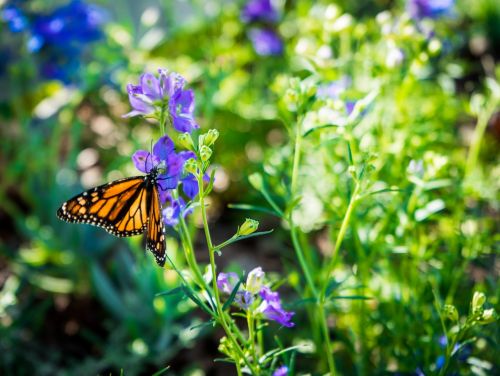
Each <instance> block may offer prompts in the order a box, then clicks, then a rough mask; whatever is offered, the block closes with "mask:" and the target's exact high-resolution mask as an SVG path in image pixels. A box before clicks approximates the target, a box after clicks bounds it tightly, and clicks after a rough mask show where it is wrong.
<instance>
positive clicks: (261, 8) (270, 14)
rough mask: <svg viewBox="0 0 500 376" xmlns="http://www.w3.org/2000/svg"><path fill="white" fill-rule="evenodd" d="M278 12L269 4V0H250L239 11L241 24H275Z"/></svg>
mask: <svg viewBox="0 0 500 376" xmlns="http://www.w3.org/2000/svg"><path fill="white" fill-rule="evenodd" d="M278 18H279V16H278V12H277V11H276V9H275V8H274V7H273V5H272V4H271V0H250V1H248V2H247V3H246V4H245V6H244V7H243V9H242V10H241V20H242V21H243V22H246V23H249V22H258V21H262V22H276V21H278Z"/></svg>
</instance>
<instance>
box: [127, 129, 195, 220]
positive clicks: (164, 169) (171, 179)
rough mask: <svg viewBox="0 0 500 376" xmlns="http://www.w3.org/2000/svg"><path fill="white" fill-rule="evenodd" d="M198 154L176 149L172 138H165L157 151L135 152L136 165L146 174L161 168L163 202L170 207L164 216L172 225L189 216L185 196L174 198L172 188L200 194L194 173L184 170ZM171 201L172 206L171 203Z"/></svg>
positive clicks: (192, 196)
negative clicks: (182, 216) (176, 150)
mask: <svg viewBox="0 0 500 376" xmlns="http://www.w3.org/2000/svg"><path fill="white" fill-rule="evenodd" d="M191 158H196V155H195V154H194V153H193V152H191V151H181V152H179V153H176V152H175V145H174V142H173V141H172V140H171V139H170V138H169V137H168V136H163V137H161V138H160V139H159V140H158V141H157V142H156V143H155V145H154V146H153V153H149V152H148V151H146V150H138V151H136V152H135V153H134V154H133V155H132V161H133V163H134V166H135V167H136V168H137V169H138V170H139V171H141V172H143V173H146V174H148V173H150V172H151V170H152V169H153V168H158V167H160V171H161V172H160V173H159V174H158V177H157V185H158V192H159V194H160V202H161V204H162V205H163V206H165V205H166V207H165V208H164V209H163V219H164V221H165V224H166V225H168V226H175V225H177V223H178V221H179V216H180V215H181V213H182V215H184V216H186V215H187V214H189V212H190V211H185V210H184V208H185V202H184V200H183V199H182V198H178V199H174V198H173V197H172V194H171V190H172V189H175V188H177V186H178V185H179V184H181V185H182V190H183V192H184V194H185V195H186V196H187V197H188V198H190V199H193V198H194V197H195V196H196V195H197V194H198V185H197V183H196V178H195V177H194V176H193V175H192V174H187V175H185V174H184V173H183V169H184V163H185V162H186V161H187V160H188V159H191ZM167 204H168V205H167Z"/></svg>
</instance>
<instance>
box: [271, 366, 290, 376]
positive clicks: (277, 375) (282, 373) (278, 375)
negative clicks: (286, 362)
mask: <svg viewBox="0 0 500 376" xmlns="http://www.w3.org/2000/svg"><path fill="white" fill-rule="evenodd" d="M286 375H288V367H287V366H281V367H280V368H278V369H276V371H274V372H273V376H286Z"/></svg>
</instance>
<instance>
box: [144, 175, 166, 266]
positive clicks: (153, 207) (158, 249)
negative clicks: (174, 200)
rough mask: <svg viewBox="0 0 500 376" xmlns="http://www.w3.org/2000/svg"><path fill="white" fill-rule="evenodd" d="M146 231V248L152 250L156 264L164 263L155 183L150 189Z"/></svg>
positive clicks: (158, 203)
mask: <svg viewBox="0 0 500 376" xmlns="http://www.w3.org/2000/svg"><path fill="white" fill-rule="evenodd" d="M149 205H150V206H149V219H148V231H147V234H146V249H148V250H149V251H151V252H153V255H154V256H155V259H156V262H157V263H158V265H160V266H163V265H165V253H166V245H165V234H164V226H163V219H162V213H161V206H160V196H159V194H158V188H157V187H156V184H154V185H153V187H152V189H151V197H150V198H149Z"/></svg>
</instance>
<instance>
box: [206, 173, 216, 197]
mask: <svg viewBox="0 0 500 376" xmlns="http://www.w3.org/2000/svg"><path fill="white" fill-rule="evenodd" d="M215 171H216V169H215V168H214V169H213V170H212V172H211V173H210V182H209V183H208V186H207V188H206V189H205V195H209V194H210V192H212V189H213V187H214V181H215V179H214V177H215Z"/></svg>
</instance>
